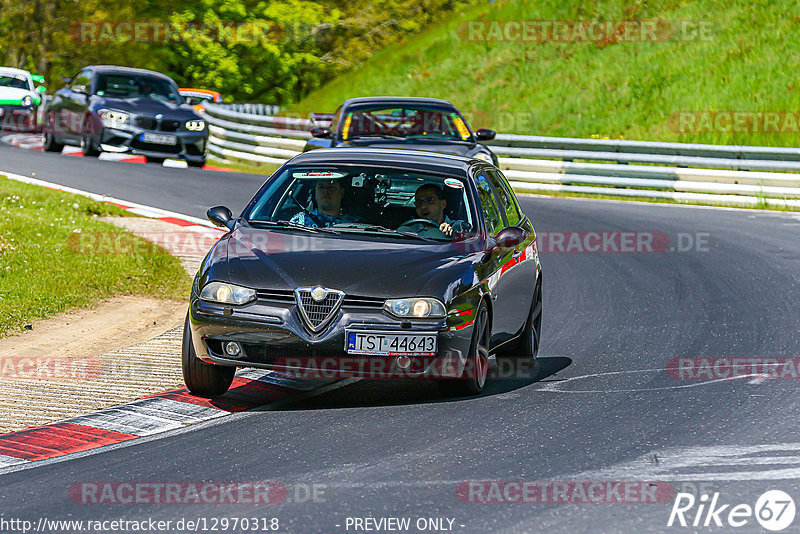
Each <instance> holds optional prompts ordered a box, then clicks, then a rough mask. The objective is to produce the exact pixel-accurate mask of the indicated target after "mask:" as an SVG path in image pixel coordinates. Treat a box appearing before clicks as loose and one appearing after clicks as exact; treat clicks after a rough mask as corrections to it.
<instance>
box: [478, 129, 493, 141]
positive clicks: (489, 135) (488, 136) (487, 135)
mask: <svg viewBox="0 0 800 534" xmlns="http://www.w3.org/2000/svg"><path fill="white" fill-rule="evenodd" d="M496 135H497V132H495V131H494V130H490V129H488V128H480V129H478V130H475V139H477V140H478V141H491V140H492V139H494V138H495V136H496Z"/></svg>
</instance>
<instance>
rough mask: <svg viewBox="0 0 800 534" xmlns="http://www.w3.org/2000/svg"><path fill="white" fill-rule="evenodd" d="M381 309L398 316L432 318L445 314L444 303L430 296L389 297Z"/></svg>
mask: <svg viewBox="0 0 800 534" xmlns="http://www.w3.org/2000/svg"><path fill="white" fill-rule="evenodd" d="M383 309H384V310H386V311H387V312H389V313H390V314H392V315H394V316H395V317H400V318H407V317H408V318H415V319H433V318H441V317H444V316H445V309H444V304H442V302H441V301H439V300H437V299H432V298H413V299H389V300H387V301H386V302H385V303H384V305H383Z"/></svg>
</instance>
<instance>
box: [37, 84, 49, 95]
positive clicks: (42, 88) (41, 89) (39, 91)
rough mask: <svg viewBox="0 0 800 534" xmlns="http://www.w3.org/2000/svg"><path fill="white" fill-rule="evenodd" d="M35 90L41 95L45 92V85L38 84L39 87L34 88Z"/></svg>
mask: <svg viewBox="0 0 800 534" xmlns="http://www.w3.org/2000/svg"><path fill="white" fill-rule="evenodd" d="M36 92H37V93H39V94H40V95H43V94H45V93H46V92H47V87H45V86H44V85H40V86H39V87H37V88H36Z"/></svg>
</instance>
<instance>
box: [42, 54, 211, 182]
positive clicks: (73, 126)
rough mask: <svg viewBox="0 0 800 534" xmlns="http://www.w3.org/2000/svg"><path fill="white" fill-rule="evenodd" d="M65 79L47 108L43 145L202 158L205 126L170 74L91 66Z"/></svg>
mask: <svg viewBox="0 0 800 534" xmlns="http://www.w3.org/2000/svg"><path fill="white" fill-rule="evenodd" d="M66 81H67V82H68V83H67V86H66V87H65V88H63V89H61V90H60V91H58V92H56V94H55V97H54V98H53V99H52V101H50V102H49V103H48V105H47V109H46V110H45V114H44V126H43V127H44V148H45V150H47V151H50V152H60V151H61V150H62V149H63V148H64V145H65V144H68V145H76V146H81V147H82V148H83V154H84V155H85V156H99V155H100V153H101V152H104V151H105V152H124V153H129V154H135V155H141V156H145V158H147V161H148V162H155V163H162V162H163V161H164V160H165V159H168V158H178V159H183V160H185V161H186V163H187V164H188V165H189V166H193V167H202V166H203V165H204V164H205V161H206V154H207V147H206V145H207V141H208V127H207V125H206V122H205V121H204V120H203V119H201V118H200V116H198V115H197V113H195V111H194V109H192V107H191V106H190V105H188V104H186V103H184V100H183V97H181V96H180V94H179V93H178V86H177V85H176V84H175V82H174V81H173V80H172V79H171V78H169V77H167V76H165V75H163V74H159V73H157V72H153V71H148V70H141V69H133V68H128V67H112V66H94V67H86V68H84V69H82V70H81V71H80V72H79V73H78V74H77V75H76V76H75V77H74V78H71V79H68V80H66Z"/></svg>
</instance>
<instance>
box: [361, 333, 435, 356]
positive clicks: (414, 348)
mask: <svg viewBox="0 0 800 534" xmlns="http://www.w3.org/2000/svg"><path fill="white" fill-rule="evenodd" d="M346 339H347V344H346V346H345V349H346V350H347V353H348V354H369V355H377V356H403V355H407V356H408V355H414V356H435V355H436V339H437V337H436V333H433V332H421V333H415V334H393V333H391V332H347V336H346Z"/></svg>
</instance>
